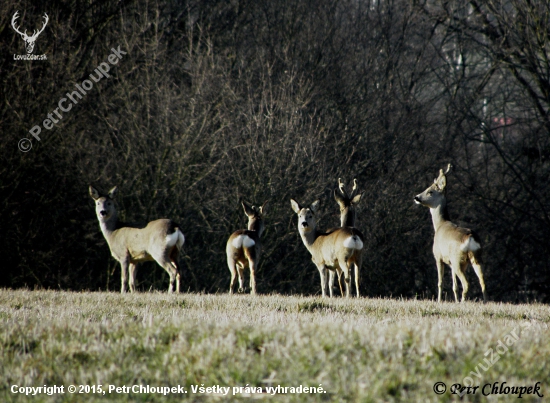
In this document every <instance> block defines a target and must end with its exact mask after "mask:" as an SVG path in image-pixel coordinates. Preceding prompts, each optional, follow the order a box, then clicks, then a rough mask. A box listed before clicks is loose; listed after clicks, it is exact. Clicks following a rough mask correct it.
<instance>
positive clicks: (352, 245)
mask: <svg viewBox="0 0 550 403" xmlns="http://www.w3.org/2000/svg"><path fill="white" fill-rule="evenodd" d="M344 246H345V247H346V248H348V249H357V250H361V249H363V241H361V238H359V237H358V236H357V235H352V236H350V237H348V238H346V239H344Z"/></svg>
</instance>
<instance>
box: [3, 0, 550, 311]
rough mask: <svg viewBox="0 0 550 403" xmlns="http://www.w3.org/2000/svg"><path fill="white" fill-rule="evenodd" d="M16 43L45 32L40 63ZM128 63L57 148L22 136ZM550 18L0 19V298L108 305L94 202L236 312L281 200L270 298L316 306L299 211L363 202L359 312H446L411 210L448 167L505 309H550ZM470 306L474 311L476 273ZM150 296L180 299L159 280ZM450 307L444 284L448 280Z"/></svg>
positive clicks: (381, 4)
mask: <svg viewBox="0 0 550 403" xmlns="http://www.w3.org/2000/svg"><path fill="white" fill-rule="evenodd" d="M16 10H19V13H20V18H19V20H18V23H19V24H20V26H21V28H22V29H25V28H26V29H27V30H28V31H29V32H31V31H32V30H33V29H36V28H38V27H40V26H41V24H42V16H43V14H44V13H45V12H46V13H48V16H49V18H50V21H49V24H48V26H47V27H46V29H45V30H44V32H43V33H42V34H41V35H40V37H39V38H38V39H37V41H36V45H35V50H34V54H44V53H45V54H46V55H47V56H48V60H47V61H33V62H28V61H20V60H13V54H25V49H24V44H23V41H22V40H21V38H20V36H19V35H17V34H16V33H15V32H14V31H13V29H12V28H11V18H12V16H13V14H14V13H15V11H16ZM118 46H120V47H121V49H122V50H124V51H126V52H128V54H127V55H126V56H124V58H123V60H121V61H120V62H119V63H118V65H117V66H116V67H113V68H112V69H111V71H110V74H111V78H109V79H108V80H107V79H103V80H102V81H100V82H99V83H97V84H95V85H94V88H93V90H91V91H90V92H89V93H88V95H86V96H85V97H84V99H83V100H82V101H80V102H79V103H78V104H77V105H75V106H73V108H72V110H71V111H69V112H67V113H65V114H64V117H63V119H62V120H61V121H60V122H59V124H57V125H56V126H55V128H54V129H53V130H52V131H49V132H48V131H47V130H43V131H42V133H41V138H42V141H40V142H38V141H36V140H33V148H32V150H31V151H29V152H27V153H22V152H20V151H19V150H18V148H17V143H18V141H19V140H20V139H21V138H24V137H27V138H31V137H30V135H29V133H28V130H29V129H30V128H31V127H32V126H34V125H35V124H41V122H42V120H43V119H45V118H46V115H47V114H48V113H51V112H52V111H53V109H55V108H56V107H57V103H58V101H59V100H60V99H61V98H62V97H64V96H65V94H66V93H67V92H72V91H74V90H75V89H76V88H75V86H74V85H75V84H76V83H78V84H80V83H81V82H82V80H84V79H86V78H87V77H88V75H89V74H91V73H93V70H94V69H95V68H96V67H97V66H98V64H99V63H101V62H103V61H105V60H106V58H107V56H108V55H109V54H110V53H111V48H113V47H114V48H116V47H118ZM549 52H550V1H548V0H542V1H536V2H535V1H530V0H510V1H505V0H502V1H484V2H481V1H463V0H450V1H441V0H430V1H427V0H426V1H420V0H419V1H410V0H391V1H385V0H365V1H356V0H355V1H350V0H339V1H336V0H309V1H308V0H280V1H267V0H242V1H237V0H233V1H226V0H223V1H222V0H218V1H216V0H188V1H183V0H182V1H145V0H123V1H91V0H87V1H82V0H74V1H44V2H31V1H16V2H2V3H1V4H0V54H1V55H2V58H1V59H0V80H1V85H0V96H1V104H0V130H1V133H2V140H3V141H2V142H1V143H0V240H1V242H0V256H1V259H2V263H1V266H2V269H1V272H2V275H1V276H0V286H1V287H10V288H19V287H29V288H31V289H32V288H35V287H38V288H52V289H67V290H106V289H107V290H115V291H118V290H119V288H120V269H119V265H118V263H117V262H116V261H115V260H114V259H113V258H111V257H110V254H109V249H108V246H107V244H106V242H105V241H104V239H103V236H102V234H101V232H100V230H99V225H98V223H97V219H96V217H95V212H94V206H93V202H92V200H91V198H90V197H89V195H88V185H89V184H93V185H94V186H96V187H98V188H99V189H100V190H103V191H107V190H108V189H109V188H111V187H112V186H114V185H118V187H119V190H120V192H119V196H118V203H119V208H120V210H121V218H122V219H125V220H128V221H144V220H152V219H156V218H161V217H170V218H172V219H174V220H176V221H178V222H179V223H180V224H181V227H182V229H183V231H184V233H185V236H186V243H185V246H184V253H183V256H182V259H181V263H182V267H183V273H182V274H183V287H182V288H183V289H184V290H186V291H187V290H189V291H192V292H207V293H213V292H227V290H228V285H229V270H228V268H227V265H226V262H225V242H226V240H227V238H228V236H229V235H230V234H231V232H233V231H234V230H236V229H239V228H244V227H245V225H246V219H245V216H244V213H243V211H242V208H241V206H240V204H239V200H240V199H242V198H244V199H245V200H247V201H250V202H252V203H255V204H256V205H258V204H261V203H263V202H264V201H265V200H269V204H268V206H267V217H266V231H265V233H264V236H263V244H264V245H265V246H264V254H263V257H262V260H261V265H260V269H259V270H258V272H257V275H256V279H257V283H258V290H259V292H260V293H272V292H276V293H281V294H306V295H310V294H319V293H320V286H319V275H318V272H317V270H316V268H315V266H314V265H313V263H312V262H311V260H310V256H309V254H308V252H307V250H306V249H305V247H304V246H303V244H302V242H301V240H300V238H299V236H298V232H297V228H296V216H295V214H294V212H293V211H292V210H291V207H290V202H289V199H290V198H291V197H292V198H296V199H297V200H298V201H299V202H300V203H302V204H309V203H311V202H312V201H314V200H315V199H316V198H320V200H321V203H322V204H321V210H322V211H321V215H320V219H319V225H320V227H322V228H328V227H334V226H337V225H338V223H339V218H338V216H339V214H338V213H339V212H338V208H337V205H336V203H335V201H334V200H333V198H332V190H333V189H334V188H335V187H336V183H337V178H338V177H342V178H343V179H344V180H345V181H346V182H348V183H349V182H351V180H352V179H353V178H357V179H358V182H359V185H360V188H361V190H363V191H364V192H365V193H364V195H363V200H362V202H361V204H360V206H359V215H358V216H359V222H358V225H357V226H358V228H359V229H361V230H362V232H363V233H364V234H365V237H366V253H365V257H364V263H363V270H362V285H361V287H362V293H363V295H366V296H371V297H375V296H383V297H393V298H396V297H404V298H430V299H431V298H434V296H435V295H436V291H437V274H436V270H435V262H434V259H433V256H432V253H431V244H432V239H433V238H432V237H433V228H432V224H431V219H430V215H429V212H428V210H427V209H426V208H423V207H421V206H417V205H415V204H414V203H413V197H414V195H416V194H417V193H419V192H421V191H423V190H424V189H425V188H426V187H427V186H428V185H429V184H430V183H432V182H433V179H434V178H435V177H436V176H437V173H438V170H439V169H440V168H444V167H445V166H446V165H447V163H449V162H451V163H452V164H453V165H454V167H455V169H454V171H453V173H452V174H450V175H449V177H448V190H447V198H448V202H449V211H450V215H451V218H452V219H453V220H454V221H455V222H457V223H460V224H463V225H466V226H468V227H471V228H473V229H475V230H476V231H477V232H478V233H479V234H480V236H481V238H482V240H483V243H484V260H485V281H486V284H487V290H488V295H489V297H490V299H492V300H497V301H510V302H527V301H533V300H538V301H544V302H548V301H549V300H550V279H549V269H550V256H549V243H550V241H549V239H550V216H549V214H550V186H549V183H548V177H549V172H550V135H549V134H550V115H549V110H550V53H549ZM468 278H469V280H470V284H471V287H470V296H471V297H478V298H479V297H480V294H481V292H480V289H479V283H478V282H477V279H476V278H475V274H474V273H473V270H470V271H469V272H468ZM138 284H139V286H138V288H139V289H140V290H149V289H157V290H163V291H164V290H165V289H166V288H167V284H168V282H167V275H166V274H165V272H164V270H163V269H161V268H160V267H158V266H157V265H156V264H154V263H147V264H144V265H141V266H140V268H139V269H138ZM445 290H446V293H447V299H450V298H451V295H452V291H451V285H450V271H449V269H446V272H445Z"/></svg>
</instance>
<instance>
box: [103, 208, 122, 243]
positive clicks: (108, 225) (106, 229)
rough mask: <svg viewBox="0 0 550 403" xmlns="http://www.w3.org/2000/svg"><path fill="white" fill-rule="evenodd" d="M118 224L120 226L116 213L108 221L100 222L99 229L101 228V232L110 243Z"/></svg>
mask: <svg viewBox="0 0 550 403" xmlns="http://www.w3.org/2000/svg"><path fill="white" fill-rule="evenodd" d="M117 224H118V217H117V215H116V213H115V214H113V215H112V216H111V217H110V218H109V219H108V220H106V221H99V227H100V228H101V232H102V233H103V236H104V237H105V239H106V240H107V241H108V242H110V240H111V238H112V236H113V234H114V232H115V230H116V229H117Z"/></svg>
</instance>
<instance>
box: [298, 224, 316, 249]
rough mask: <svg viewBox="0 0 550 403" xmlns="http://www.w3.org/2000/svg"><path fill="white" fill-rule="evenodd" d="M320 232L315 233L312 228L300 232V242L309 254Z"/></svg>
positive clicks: (314, 229)
mask: <svg viewBox="0 0 550 403" xmlns="http://www.w3.org/2000/svg"><path fill="white" fill-rule="evenodd" d="M319 235H320V232H319V231H317V228H312V229H311V230H309V231H307V232H306V231H303V229H301V230H300V236H301V237H302V242H303V243H304V245H305V246H306V248H307V249H308V250H309V251H310V252H311V250H312V249H311V248H312V247H313V244H314V243H315V241H316V240H317V238H318V237H319Z"/></svg>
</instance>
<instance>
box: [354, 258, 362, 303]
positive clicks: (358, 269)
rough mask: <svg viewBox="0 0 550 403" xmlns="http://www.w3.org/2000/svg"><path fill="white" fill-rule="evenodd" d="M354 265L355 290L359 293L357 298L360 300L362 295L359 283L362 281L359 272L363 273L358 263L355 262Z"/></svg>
mask: <svg viewBox="0 0 550 403" xmlns="http://www.w3.org/2000/svg"><path fill="white" fill-rule="evenodd" d="M353 265H354V266H355V289H356V291H357V298H359V297H360V296H361V294H360V293H359V281H360V279H361V278H360V277H359V276H360V275H359V272H360V271H361V267H360V265H359V264H358V263H357V262H355V263H354V264H353Z"/></svg>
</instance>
